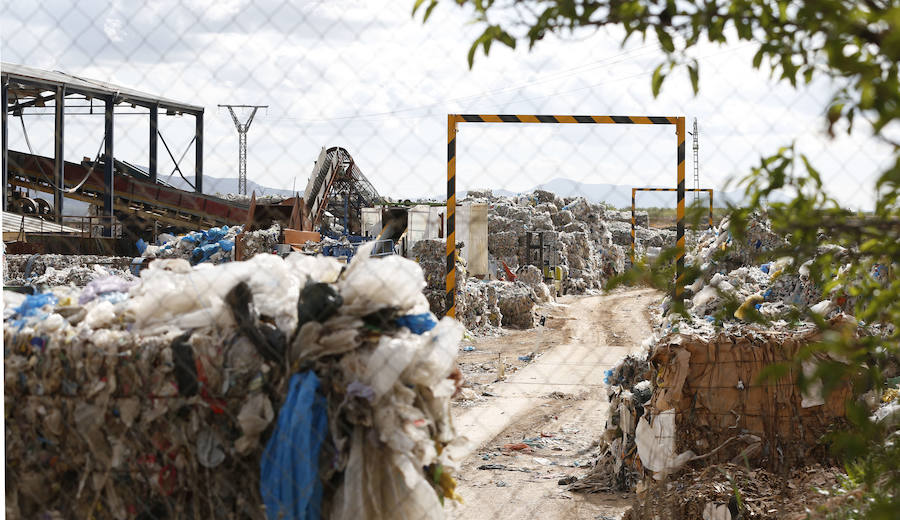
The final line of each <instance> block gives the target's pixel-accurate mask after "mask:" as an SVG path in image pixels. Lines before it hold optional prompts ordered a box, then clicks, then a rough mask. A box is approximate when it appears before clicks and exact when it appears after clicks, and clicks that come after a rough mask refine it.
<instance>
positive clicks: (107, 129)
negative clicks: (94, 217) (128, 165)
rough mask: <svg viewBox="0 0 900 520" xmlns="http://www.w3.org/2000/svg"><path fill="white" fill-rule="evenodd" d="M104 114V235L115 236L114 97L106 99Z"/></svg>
mask: <svg viewBox="0 0 900 520" xmlns="http://www.w3.org/2000/svg"><path fill="white" fill-rule="evenodd" d="M105 101H106V110H105V114H104V145H103V146H104V150H103V155H104V157H103V186H104V188H105V189H104V191H103V217H104V218H103V235H104V236H107V237H111V236H112V234H113V224H114V221H113V199H114V193H113V173H114V171H115V159H114V157H115V155H114V154H113V130H114V128H115V126H114V124H113V108H114V107H115V105H116V100H115V98H114V97H113V96H110V97H107V98H106V100H105Z"/></svg>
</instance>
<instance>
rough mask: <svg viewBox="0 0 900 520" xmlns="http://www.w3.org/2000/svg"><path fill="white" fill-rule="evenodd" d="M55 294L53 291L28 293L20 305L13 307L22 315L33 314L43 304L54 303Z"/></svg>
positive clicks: (55, 300)
mask: <svg viewBox="0 0 900 520" xmlns="http://www.w3.org/2000/svg"><path fill="white" fill-rule="evenodd" d="M57 301H59V300H57V298H56V296H55V295H54V294H53V293H50V292H47V293H41V294H29V295H28V296H26V297H25V301H23V302H22V304H21V305H19V306H18V307H16V308H15V309H13V310H14V311H15V312H16V314H18V315H19V316H22V317H28V316H34V315H35V314H37V313H38V311H39V310H40V309H41V307H43V306H44V305H56V302H57Z"/></svg>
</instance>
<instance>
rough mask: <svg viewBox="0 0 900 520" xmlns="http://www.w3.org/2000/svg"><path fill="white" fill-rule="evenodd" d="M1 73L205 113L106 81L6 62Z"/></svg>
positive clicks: (11, 77) (2, 65)
mask: <svg viewBox="0 0 900 520" xmlns="http://www.w3.org/2000/svg"><path fill="white" fill-rule="evenodd" d="M0 72H2V74H3V75H4V76H9V77H10V79H15V78H19V79H22V80H25V81H28V80H31V81H36V82H40V83H44V84H52V85H55V86H66V87H71V88H72V89H74V90H75V91H81V92H83V93H93V94H97V95H98V96H104V95H111V94H116V95H118V96H120V97H121V98H124V99H127V100H130V101H138V102H141V103H152V104H155V103H159V104H160V105H161V106H163V107H167V108H173V109H181V110H183V111H185V112H191V113H194V112H203V107H201V106H197V105H189V104H187V103H182V102H180V101H175V100H174V99H166V98H164V97H160V96H154V95H153V94H147V93H146V92H141V91H139V90H135V89H132V88H128V87H122V86H119V85H113V84H112V83H106V82H105V81H98V80H94V79H88V78H80V77H78V76H73V75H71V74H66V73H65V72H59V71H50V70H42V69H34V68H31V67H26V66H24V65H18V64H15V63H6V62H3V63H0Z"/></svg>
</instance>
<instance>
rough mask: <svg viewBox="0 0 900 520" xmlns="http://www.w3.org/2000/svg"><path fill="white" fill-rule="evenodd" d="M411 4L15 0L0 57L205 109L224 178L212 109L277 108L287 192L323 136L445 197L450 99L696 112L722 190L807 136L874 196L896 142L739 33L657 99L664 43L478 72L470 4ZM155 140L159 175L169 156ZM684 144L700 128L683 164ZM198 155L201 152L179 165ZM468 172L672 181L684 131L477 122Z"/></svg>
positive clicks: (631, 182) (585, 45) (714, 181)
mask: <svg viewBox="0 0 900 520" xmlns="http://www.w3.org/2000/svg"><path fill="white" fill-rule="evenodd" d="M412 4H413V0H392V1H388V0H366V1H362V0H358V1H355V0H328V1H291V2H289V1H282V0H257V1H253V2H251V1H249V0H156V1H153V0H150V1H113V2H104V1H97V0H79V1H77V2H75V1H72V0H50V1H43V2H33V3H32V2H8V3H7V4H6V6H5V8H4V10H3V12H2V14H0V21H2V34H3V37H2V38H3V42H2V59H3V61H6V62H13V63H19V64H23V65H28V66H31V67H37V68H44V69H51V70H60V71H63V72H67V73H70V74H75V75H79V76H82V77H87V78H93V79H99V80H104V81H108V82H112V83H116V84H119V85H123V86H127V87H130V88H135V89H138V90H142V91H145V92H148V93H152V94H158V95H161V96H164V97H168V98H173V99H177V100H180V101H184V102H188V103H192V104H197V105H202V106H204V107H206V117H205V128H206V145H205V171H206V173H207V174H208V175H211V176H215V177H236V176H237V173H236V172H237V133H236V130H235V128H234V125H233V123H232V121H231V118H230V116H229V115H228V114H227V112H226V111H223V110H219V109H217V108H216V105H217V104H224V103H233V104H260V105H269V108H268V109H267V110H265V111H261V112H260V113H259V114H257V117H256V119H255V120H254V122H253V125H252V127H251V129H250V132H249V138H248V141H249V167H248V177H249V178H250V179H251V180H253V181H255V182H258V183H260V184H263V185H266V186H270V187H276V188H287V189H291V188H292V186H294V185H295V183H296V187H297V189H302V188H303V187H304V186H305V183H306V178H307V176H308V175H309V173H310V170H311V168H312V163H313V161H314V160H315V158H316V156H317V155H318V151H319V149H320V148H321V147H323V146H325V147H330V146H342V147H344V148H346V149H347V150H349V151H350V153H351V154H352V155H353V157H354V158H355V159H356V162H357V164H358V165H359V167H360V168H361V169H362V171H363V172H364V173H365V174H366V175H367V176H368V177H369V178H370V180H371V181H372V182H373V184H374V185H375V187H376V189H378V190H379V191H380V192H381V193H382V194H387V195H391V196H395V197H416V196H423V195H437V196H440V197H443V195H444V192H443V190H444V189H445V180H446V132H447V114H448V113H518V114H531V113H533V114H594V115H665V116H675V115H684V116H686V117H687V118H688V124H689V125H690V122H691V119H692V118H694V117H696V118H697V119H698V120H699V124H700V163H699V164H700V177H701V185H702V187H713V188H716V189H721V188H723V186H724V185H725V182H726V180H728V179H729V178H733V177H735V176H740V175H743V174H746V173H747V172H748V171H749V169H750V168H751V167H752V166H753V165H756V164H757V163H758V161H759V157H760V155H761V154H770V153H773V152H775V151H776V150H777V149H778V148H779V147H780V146H783V145H786V144H790V143H791V142H792V141H794V140H796V142H797V143H798V145H799V147H800V148H801V150H802V151H804V152H806V153H808V154H810V155H811V156H812V157H813V158H814V159H815V164H816V165H817V166H818V167H819V168H820V169H821V170H822V173H823V177H824V178H825V180H826V182H827V183H828V185H829V187H830V188H831V190H832V192H833V193H835V194H837V195H838V196H839V197H840V199H841V200H842V201H843V202H844V203H846V204H849V205H852V206H856V207H859V206H864V207H865V206H870V205H871V201H872V189H873V188H872V186H873V182H874V178H875V176H876V174H877V173H878V172H879V171H880V170H881V169H882V168H883V167H884V166H885V165H886V164H887V162H888V160H889V158H890V155H889V150H888V149H887V148H886V147H884V146H881V145H879V144H878V143H876V142H874V141H873V140H871V139H870V138H869V137H868V130H867V129H865V128H861V129H860V130H858V131H857V132H856V133H855V134H854V135H852V136H849V137H848V136H844V137H841V138H839V139H836V140H829V139H827V138H826V137H825V135H824V132H823V118H822V113H823V111H824V107H825V103H826V102H827V100H828V99H829V97H830V92H831V89H832V86H831V85H829V84H828V83H826V82H820V83H816V84H813V85H811V86H809V87H804V88H802V89H801V90H794V89H792V88H791V87H790V86H788V85H785V84H777V83H775V82H774V81H772V80H770V78H769V77H768V73H767V72H763V71H756V70H753V69H752V68H751V67H750V65H749V64H750V62H751V59H752V56H753V53H754V52H755V48H754V47H753V46H752V45H749V44H746V43H745V44H741V45H734V46H731V47H718V46H705V47H701V48H699V49H698V50H697V52H696V56H697V57H698V58H699V59H700V74H701V88H700V94H699V95H698V96H697V97H694V96H693V94H692V92H691V89H690V85H689V83H688V81H687V79H686V75H685V74H684V73H679V74H678V75H676V76H674V77H673V78H671V79H670V80H667V81H666V84H665V85H664V87H663V91H662V94H661V95H660V96H659V97H658V98H656V99H654V98H653V96H652V94H651V91H650V75H651V73H652V71H653V69H654V67H655V66H656V65H657V64H658V63H659V62H660V60H661V54H660V52H659V49H658V45H657V44H656V43H655V41H653V42H650V41H648V42H641V41H639V40H635V41H633V42H630V43H629V44H628V45H627V46H626V47H625V48H622V47H621V46H620V41H621V34H620V33H618V32H616V31H601V32H589V33H584V34H578V35H576V37H574V38H566V39H562V40H560V39H555V38H550V39H547V40H546V41H544V42H541V43H540V44H538V46H537V47H535V49H534V50H533V51H532V52H528V51H527V49H525V48H521V49H517V50H515V51H512V50H509V49H506V48H501V47H497V46H495V47H493V48H492V49H491V55H490V56H489V57H487V58H485V57H484V56H482V55H480V54H479V55H478V56H477V57H476V62H475V67H474V68H473V69H472V70H469V68H468V65H467V63H466V53H467V51H468V48H469V44H470V42H471V41H472V40H473V39H474V38H475V37H476V36H477V34H478V33H479V29H478V27H477V26H473V25H471V24H468V21H469V19H470V14H469V13H468V12H467V11H465V10H462V9H460V8H458V7H456V6H455V5H453V3H452V2H444V3H443V4H442V5H440V6H439V7H438V8H437V9H436V10H435V11H434V13H433V15H432V19H431V20H429V22H428V23H427V24H425V25H423V24H422V23H421V21H420V19H413V18H412V17H411V15H410V11H411V6H412ZM522 47H527V46H522ZM83 110H85V109H82V111H83ZM122 110H123V111H127V110H126V108H125V107H123V108H122ZM49 113H50V112H47V114H48V115H43V116H41V115H26V116H25V125H26V128H27V131H28V134H29V137H30V140H31V143H32V146H33V147H34V148H35V149H36V150H35V151H36V152H38V153H43V154H45V155H52V141H51V136H52V116H50V115H49ZM161 127H162V128H161V129H162V131H163V133H164V136H165V138H166V141H167V142H168V144H169V146H171V147H172V152H173V153H174V154H175V155H176V157H178V156H180V155H181V153H182V152H183V151H184V149H185V147H186V146H187V144H188V142H189V141H190V136H191V135H192V131H193V120H192V118H188V117H181V118H178V117H165V118H162V117H161ZM102 128H103V120H102V117H97V116H94V117H89V116H73V117H70V118H68V120H67V141H66V154H67V157H68V158H70V159H75V160H77V159H80V158H81V157H83V156H93V155H94V154H96V151H97V147H98V146H99V144H100V140H101V139H102ZM147 131H148V127H147V121H146V117H142V116H140V115H127V116H126V115H124V114H123V116H122V117H119V118H118V122H117V124H116V132H117V138H116V149H117V153H116V155H117V158H120V159H125V160H128V161H131V162H135V163H138V164H146V162H147V161H146V141H147V137H146V134H147ZM10 146H11V148H13V149H19V150H25V149H26V145H25V143H24V140H23V139H22V128H21V123H20V121H19V118H11V119H10ZM160 153H161V154H162V156H163V158H164V159H165V160H163V161H162V163H161V167H160V171H161V174H162V175H163V176H164V177H165V176H166V175H168V173H169V172H170V171H171V161H169V160H168V159H167V158H166V156H165V150H164V149H163V148H162V147H161V148H160ZM691 155H692V154H691V149H690V141H689V146H688V164H687V166H688V168H687V171H688V176H689V179H690V178H691V176H692V172H693V160H692V156H691ZM192 158H193V152H189V153H188V156H187V158H186V159H185V161H184V162H183V164H182V165H183V167H185V168H186V171H190V172H192V171H193V162H192ZM457 168H458V169H457V171H458V180H457V186H458V187H459V188H460V189H466V188H471V187H492V188H505V189H508V190H513V191H518V190H525V189H529V188H532V187H534V186H535V185H538V184H540V183H542V182H546V181H549V180H551V179H553V178H557V177H564V178H570V179H575V180H578V181H582V182H589V183H611V184H621V185H626V186H662V187H673V186H674V183H675V135H674V128H673V127H653V126H627V127H626V126H621V125H508V124H503V125H500V124H495V125H474V124H466V125H463V126H461V129H460V134H459V137H458V165H457ZM690 184H691V182H689V185H690ZM214 190H215V187H214V186H212V187H210V186H207V191H214ZM648 197H649V195H648Z"/></svg>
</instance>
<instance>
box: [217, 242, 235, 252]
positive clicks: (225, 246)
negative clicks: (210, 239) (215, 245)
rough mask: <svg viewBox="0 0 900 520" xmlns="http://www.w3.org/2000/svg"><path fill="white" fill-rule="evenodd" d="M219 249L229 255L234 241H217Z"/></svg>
mask: <svg viewBox="0 0 900 520" xmlns="http://www.w3.org/2000/svg"><path fill="white" fill-rule="evenodd" d="M219 247H221V248H222V251H225V252H226V253H230V252H231V250H232V249H234V240H225V239H222V240H219Z"/></svg>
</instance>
